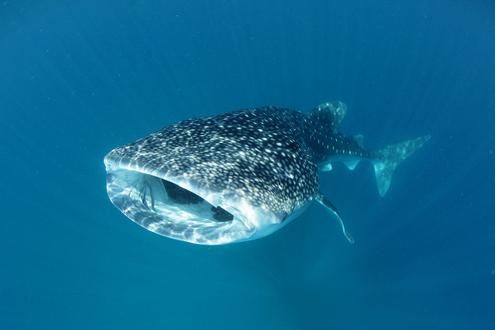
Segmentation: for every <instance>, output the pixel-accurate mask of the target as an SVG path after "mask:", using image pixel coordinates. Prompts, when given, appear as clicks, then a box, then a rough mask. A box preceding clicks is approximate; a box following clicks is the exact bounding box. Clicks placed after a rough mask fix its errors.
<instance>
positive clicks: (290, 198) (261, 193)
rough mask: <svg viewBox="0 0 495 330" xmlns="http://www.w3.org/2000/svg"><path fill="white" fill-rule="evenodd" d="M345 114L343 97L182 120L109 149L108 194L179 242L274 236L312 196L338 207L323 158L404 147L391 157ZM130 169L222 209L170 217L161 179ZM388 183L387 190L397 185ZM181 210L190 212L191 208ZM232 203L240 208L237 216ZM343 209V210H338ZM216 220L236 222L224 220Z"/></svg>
mask: <svg viewBox="0 0 495 330" xmlns="http://www.w3.org/2000/svg"><path fill="white" fill-rule="evenodd" d="M345 113H346V107H345V105H344V104H343V103H341V102H335V103H324V104H322V105H320V106H318V107H317V108H315V109H313V110H312V111H310V112H308V113H303V112H299V111H295V110H291V109H285V108H277V107H261V108H254V109H245V110H239V111H235V112H229V113H225V114H221V115H217V116H212V117H207V118H196V119H188V120H184V121H181V122H179V123H177V124H174V125H171V126H168V127H165V128H163V129H162V130H160V131H158V132H155V133H153V134H150V135H148V136H147V137H145V138H143V139H140V140H138V141H136V142H134V143H131V144H128V145H125V146H122V147H119V148H116V149H114V150H112V151H111V152H110V153H108V154H107V156H106V157H105V165H106V168H107V172H108V174H107V191H108V194H109V196H110V199H111V200H112V202H113V203H114V204H115V205H116V206H117V207H118V208H119V209H120V210H121V211H122V212H123V213H124V214H126V215H127V216H128V217H129V218H131V219H132V220H133V221H135V222H137V223H139V224H141V225H142V226H143V227H145V228H147V229H149V230H151V231H154V232H157V233H159V234H162V235H164V236H168V237H172V238H175V239H179V240H184V241H188V242H191V243H198V244H226V243H231V242H235V241H242V240H248V239H252V237H256V238H257V236H256V235H255V232H256V231H259V232H262V231H263V230H265V228H266V227H270V226H271V227H272V228H273V229H270V230H265V233H264V234H263V235H262V236H264V235H267V234H269V233H271V232H273V231H274V230H276V229H278V228H280V227H281V224H282V223H283V222H284V221H285V220H286V219H288V218H292V217H291V215H293V214H295V213H296V211H298V210H302V209H303V207H304V206H305V205H307V204H308V203H309V202H310V201H312V200H318V201H319V202H320V203H322V205H324V206H325V207H327V208H332V204H331V203H330V202H329V201H328V199H326V198H324V196H322V195H321V193H320V189H319V178H318V169H319V167H320V166H321V164H322V163H325V162H328V161H329V160H331V159H338V158H339V157H350V158H354V159H371V160H373V159H379V158H380V157H382V158H383V157H386V156H390V155H393V154H394V153H395V154H397V152H396V151H395V149H397V148H396V147H394V149H393V150H392V149H390V151H389V152H387V153H386V154H384V153H383V151H382V152H381V153H379V152H373V151H368V150H366V149H364V148H363V147H362V145H361V142H360V141H359V139H356V138H354V137H346V136H344V135H343V134H341V133H340V132H339V131H338V129H339V126H340V122H341V121H342V119H343V117H344V116H345ZM411 141H412V142H411ZM411 141H409V142H408V143H410V145H408V148H409V149H408V150H406V151H401V155H406V154H407V156H409V155H410V154H411V153H412V152H413V151H414V150H416V149H417V148H418V145H419V143H418V142H414V141H415V140H411ZM411 143H412V144H411ZM422 143H424V142H421V145H422ZM419 146H420V145H419ZM400 148H402V147H401V146H399V149H400ZM401 150H403V149H401ZM397 159H398V161H399V160H402V159H399V158H397ZM398 161H397V162H396V163H398ZM380 164H382V163H380ZM394 164H395V163H394ZM386 165H387V164H385V165H383V164H382V165H381V166H382V167H379V168H378V170H379V171H381V172H380V173H382V177H383V180H385V181H386V180H388V184H389V182H390V176H391V173H390V174H389V173H388V172H387V171H385V170H386V169H387V167H386ZM126 171H128V172H133V173H134V172H135V173H143V174H145V175H149V176H151V177H156V178H159V179H161V180H168V181H170V182H171V183H173V184H174V185H178V186H180V187H182V188H184V189H187V190H190V191H191V192H193V193H194V194H197V195H198V196H201V197H202V198H204V199H205V201H207V202H209V203H211V205H209V206H208V207H210V210H212V211H214V213H216V216H213V217H211V218H212V219H213V220H212V219H208V216H206V218H204V219H205V220H204V221H203V218H201V216H196V217H195V218H194V217H193V218H192V220H187V221H186V220H184V221H182V220H180V218H179V217H177V219H175V216H174V215H173V212H175V211H170V210H171V209H167V212H168V213H167V216H164V214H160V211H159V210H158V207H157V206H156V204H157V203H158V202H159V201H160V198H155V197H152V196H157V195H156V190H157V186H156V183H153V184H150V183H149V181H148V179H146V178H144V179H143V177H139V180H141V181H139V182H140V183H139V184H137V183H136V182H138V178H137V177H133V176H132V175H130V176H129V175H128V173H127V172H126ZM123 172H124V174H122V173H123ZM165 186H167V183H166V182H165ZM169 186H170V185H169ZM384 187H385V188H384V189H382V190H383V191H386V189H388V185H387V186H384ZM165 188H166V187H165ZM169 191H171V190H170V187H169ZM154 194H155V195H154ZM135 196H137V197H135ZM184 196H187V194H185V195H184ZM211 196H213V197H211ZM169 197H171V196H169ZM172 197H173V196H172ZM175 197H176V199H177V200H178V197H180V196H175ZM198 198H199V197H198ZM162 200H164V201H166V198H162ZM170 200H172V199H169V201H170ZM200 200H201V198H200ZM197 203H198V201H197V200H195V201H194V202H193V201H191V203H190V204H197ZM237 203H239V204H242V205H240V206H239V207H238V206H237V205H235V204H237ZM178 207H179V211H181V207H182V206H181V205H179V206H178ZM220 207H221V208H220ZM225 210H227V211H229V212H231V213H233V214H234V215H235V218H234V220H233V221H230V219H231V217H232V215H231V214H230V213H228V212H227V211H225ZM195 212H196V211H195ZM198 212H199V211H198ZM219 212H222V213H219ZM236 212H238V213H236ZM162 213H163V212H162ZM193 213H194V212H193ZM196 213H197V212H196ZM333 213H334V214H336V215H337V216H338V213H337V212H336V210H333ZM171 214H172V215H171ZM214 218H218V219H228V220H229V221H217V223H215V221H214V220H215V219H214ZM263 218H268V219H269V221H268V222H263ZM239 219H244V220H242V221H241V220H239ZM252 219H254V220H253V221H251V220H252ZM236 221H237V222H236ZM339 221H341V219H340V218H339ZM218 222H221V224H218ZM341 223H342V221H341ZM342 226H343V223H342ZM240 228H241V229H240Z"/></svg>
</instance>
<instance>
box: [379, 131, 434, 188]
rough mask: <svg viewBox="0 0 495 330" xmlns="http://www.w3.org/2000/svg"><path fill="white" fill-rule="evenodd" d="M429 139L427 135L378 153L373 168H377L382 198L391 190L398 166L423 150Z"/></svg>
mask: <svg viewBox="0 0 495 330" xmlns="http://www.w3.org/2000/svg"><path fill="white" fill-rule="evenodd" d="M429 139H430V135H426V136H422V137H419V138H416V139H412V140H408V141H404V142H401V143H397V144H393V145H390V146H387V147H385V148H383V149H381V150H378V151H376V159H375V160H374V161H373V166H374V168H375V176H376V184H377V186H378V193H379V194H380V196H382V197H383V196H385V194H386V193H387V191H388V189H389V188H390V182H391V181H392V175H393V174H394V171H395V169H396V168H397V165H399V164H400V163H401V162H402V161H403V160H405V159H406V158H408V157H409V156H411V155H412V154H413V153H414V152H415V151H416V150H418V149H419V148H421V147H422V146H423V145H424V144H425V143H426V142H427V141H428V140H429Z"/></svg>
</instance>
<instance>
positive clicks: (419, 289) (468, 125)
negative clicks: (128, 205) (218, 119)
mask: <svg viewBox="0 0 495 330" xmlns="http://www.w3.org/2000/svg"><path fill="white" fill-rule="evenodd" d="M494 38H495V5H494V4H493V2H492V1H488V0H486V1H482V0H474V1H467V0H463V1H461V0H451V1H447V0H442V1H428V0H418V1H388V0H378V1H373V2H371V1H362V0H348V1H323V0H315V1H305V2H303V1H294V0H289V1H281V0H273V1H261V0H254V1H227V0H210V1H203V0H195V1H183V0H181V1H178V0H167V1H158V0H150V1H144V0H143V1H140V0H122V1H106V2H103V1H95V0H86V1H68V0H67V1H63V0H52V1H49V0H47V1H27V0H16V1H10V0H5V1H0V114H1V120H0V131H1V133H2V142H1V143H0V160H1V161H0V173H1V185H0V187H1V188H0V193H1V197H2V198H1V221H0V234H1V239H0V260H1V268H0V329H253V328H254V329H495V307H494V306H495V305H494V304H495V303H494V295H495V253H494V251H495V222H494V221H495V216H494V214H495V201H494V196H495V188H494V185H495V174H494V168H495V166H494V165H495V154H494V152H495V135H494V127H495V98H494V95H495V56H493V54H494V53H495V43H494V40H495V39H494ZM336 99H338V100H342V101H344V102H345V103H346V104H347V105H348V114H347V117H346V118H345V120H344V122H343V131H344V132H346V133H348V134H357V133H362V134H364V136H365V143H366V145H367V146H370V147H376V146H383V145H386V144H389V143H394V142H398V141H401V140H404V139H408V138H412V137H416V136H420V135H424V134H431V135H432V140H431V141H430V142H428V144H427V145H426V146H425V147H424V148H423V149H421V150H420V151H418V152H417V153H416V154H415V155H414V156H413V157H412V158H411V159H409V160H408V161H407V162H405V163H404V164H403V165H401V167H400V168H399V169H398V171H397V173H396V175H395V177H394V181H393V183H392V187H391V190H390V192H389V193H388V195H387V196H386V197H385V198H380V197H379V196H378V194H377V192H376V187H375V183H374V178H373V173H372V170H371V167H370V166H369V164H366V163H363V164H361V165H359V167H358V168H357V169H356V170H355V171H353V172H350V171H348V170H346V169H345V168H344V167H337V168H335V169H334V171H332V172H331V173H329V174H322V175H321V181H322V190H323V191H324V192H325V193H326V194H327V195H328V196H330V197H331V199H332V201H333V202H334V204H336V205H338V208H339V209H340V211H341V213H342V215H343V217H344V219H345V221H346V224H347V226H348V228H349V230H350V231H351V232H352V233H353V236H354V238H355V239H356V243H355V244H354V245H349V244H348V243H347V242H346V241H345V239H344V238H343V237H342V235H341V233H340V230H339V228H338V225H337V224H336V223H335V221H334V220H333V219H329V216H328V214H327V213H326V212H325V210H323V209H322V208H321V207H319V206H318V205H313V206H312V207H311V208H310V209H309V210H308V211H307V212H306V213H304V214H303V215H302V216H301V217H300V218H299V219H298V220H297V221H295V222H293V223H291V224H290V225H289V226H286V227H285V228H283V229H282V230H281V231H279V232H277V233H275V234H273V235H271V236H269V237H266V238H264V239H261V240H256V241H251V242H247V243H242V244H234V245H227V246H220V247H205V246H196V245H190V244H186V243H182V242H178V241H173V240H170V239H167V238H163V237H160V236H158V235H155V234H153V233H150V232H148V231H145V230H143V229H141V228H140V227H138V226H136V225H135V224H134V223H132V222H131V221H129V220H127V219H126V218H125V217H124V216H123V215H122V214H121V213H120V212H119V211H118V210H117V209H115V208H114V207H113V206H112V205H111V203H110V202H109V200H108V198H107V195H106V191H105V169H104V166H103V157H104V155H105V154H106V153H107V152H108V151H110V150H111V149H112V148H114V147H116V146H118V145H122V144H125V143H128V142H131V141H133V140H135V139H137V138H140V137H143V136H145V135H147V134H149V133H150V132H153V131H155V130H157V129H160V128H161V127H164V126H166V125H169V124H171V123H174V122H176V121H178V120H181V119H185V118H189V117H196V116H204V115H212V114H218V113H221V112H225V111H229V110H235V109H239V108H245V107H255V106H262V105H278V106H286V107H291V108H296V109H301V110H305V109H310V108H312V107H314V106H315V105H317V104H319V103H321V102H323V101H327V100H336Z"/></svg>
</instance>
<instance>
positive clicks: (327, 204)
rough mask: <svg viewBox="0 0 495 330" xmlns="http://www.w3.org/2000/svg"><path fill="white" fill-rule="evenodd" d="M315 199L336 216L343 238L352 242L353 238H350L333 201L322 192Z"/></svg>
mask: <svg viewBox="0 0 495 330" xmlns="http://www.w3.org/2000/svg"><path fill="white" fill-rule="evenodd" d="M316 200H317V201H318V202H319V203H320V204H321V205H323V206H324V207H325V208H326V209H327V210H329V211H330V212H331V213H332V214H333V215H334V216H335V217H336V218H337V220H338V221H339V223H340V228H341V229H342V233H343V234H344V236H345V238H346V239H347V241H349V243H351V244H354V238H352V236H351V234H349V232H348V231H347V230H346V229H345V225H344V221H343V220H342V218H341V217H340V213H339V211H337V208H336V207H335V205H333V203H332V202H331V201H330V200H329V199H328V198H327V197H326V196H325V195H323V194H319V195H318V196H317V197H316Z"/></svg>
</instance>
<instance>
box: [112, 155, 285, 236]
mask: <svg viewBox="0 0 495 330" xmlns="http://www.w3.org/2000/svg"><path fill="white" fill-rule="evenodd" d="M105 165H106V169H107V193H108V196H109V198H110V200H111V201H112V203H113V204H114V205H115V206H116V207H117V208H118V209H119V210H120V211H121V212H122V213H123V214H125V215H126V216H127V217H128V218H129V219H131V220H132V221H134V222H135V223H137V224H139V225H140V226H142V227H144V228H146V229H147V230H149V231H152V232H154V233H157V234H159V235H162V236H166V237H170V238H173V239H177V240H181V241H186V242H189V243H194V244H202V245H221V244H229V243H234V242H241V241H246V240H251V239H256V238H260V237H262V236H266V235H268V234H270V233H272V232H273V231H275V230H277V229H278V228H280V227H281V225H282V220H283V219H281V218H280V217H279V216H277V215H274V214H273V213H271V212H269V211H266V210H264V209H263V208H260V207H254V206H252V205H250V204H249V203H247V202H246V201H245V200H243V199H242V198H239V197H238V196H234V197H232V198H226V197H225V195H226V194H222V193H211V192H205V191H203V190H201V189H197V188H194V187H192V186H191V185H190V184H188V182H186V181H184V180H183V179H181V178H166V177H165V178H164V177H163V176H161V175H160V174H159V173H152V172H150V171H147V170H146V169H144V168H139V167H137V166H133V165H132V164H131V163H130V162H126V161H122V160H119V161H118V162H116V161H113V160H112V157H111V153H110V154H109V155H107V157H106V158H105ZM229 195H232V194H229ZM220 200H222V201H223V202H222V203H220V202H219V201H220ZM220 204H222V205H220Z"/></svg>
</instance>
